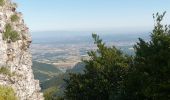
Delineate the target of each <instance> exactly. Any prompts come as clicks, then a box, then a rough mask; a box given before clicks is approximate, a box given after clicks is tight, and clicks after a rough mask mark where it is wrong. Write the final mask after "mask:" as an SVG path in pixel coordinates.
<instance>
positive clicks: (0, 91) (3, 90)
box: [0, 85, 17, 100]
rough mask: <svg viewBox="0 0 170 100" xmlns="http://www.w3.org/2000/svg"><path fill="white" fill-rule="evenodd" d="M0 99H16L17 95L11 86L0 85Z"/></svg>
mask: <svg viewBox="0 0 170 100" xmlns="http://www.w3.org/2000/svg"><path fill="white" fill-rule="evenodd" d="M0 100H17V97H16V95H15V92H14V90H13V89H12V88H11V87H8V86H2V85H0Z"/></svg>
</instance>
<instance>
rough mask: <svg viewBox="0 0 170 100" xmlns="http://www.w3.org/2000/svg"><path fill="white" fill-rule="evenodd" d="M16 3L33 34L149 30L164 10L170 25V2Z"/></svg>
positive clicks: (43, 0)
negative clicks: (44, 32) (156, 14)
mask: <svg viewBox="0 0 170 100" xmlns="http://www.w3.org/2000/svg"><path fill="white" fill-rule="evenodd" d="M13 1H15V2H16V3H18V6H19V8H18V11H21V12H22V13H23V14H24V19H25V22H26V24H27V25H28V27H30V29H31V31H55V30H56V31H115V32H127V31H129V32H136V31H148V30H151V29H152V26H153V20H152V14H153V13H156V12H161V13H162V12H163V11H167V14H166V17H167V18H166V19H165V22H166V23H169V24H170V0H13ZM168 17H169V18H168Z"/></svg>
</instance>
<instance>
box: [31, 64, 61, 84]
mask: <svg viewBox="0 0 170 100" xmlns="http://www.w3.org/2000/svg"><path fill="white" fill-rule="evenodd" d="M32 68H33V73H34V77H35V79H38V80H40V82H43V81H47V80H49V79H51V78H53V77H55V76H57V75H59V74H62V72H61V71H60V70H59V69H58V68H57V67H56V66H54V65H51V64H45V63H41V62H37V61H33V67H32Z"/></svg>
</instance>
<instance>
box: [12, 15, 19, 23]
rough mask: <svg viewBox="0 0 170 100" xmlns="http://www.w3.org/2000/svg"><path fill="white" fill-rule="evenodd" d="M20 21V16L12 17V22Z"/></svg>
mask: <svg viewBox="0 0 170 100" xmlns="http://www.w3.org/2000/svg"><path fill="white" fill-rule="evenodd" d="M18 20H19V16H18V15H17V14H14V15H12V16H11V21H12V22H16V21H18Z"/></svg>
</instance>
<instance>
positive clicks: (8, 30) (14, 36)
mask: <svg viewBox="0 0 170 100" xmlns="http://www.w3.org/2000/svg"><path fill="white" fill-rule="evenodd" d="M3 39H4V40H8V39H10V40H11V41H12V42H15V41H17V40H18V39H19V34H18V32H17V31H14V30H13V29H12V26H11V25H10V24H7V25H6V26H5V32H4V33H3Z"/></svg>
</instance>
